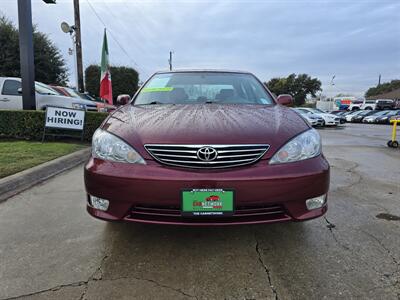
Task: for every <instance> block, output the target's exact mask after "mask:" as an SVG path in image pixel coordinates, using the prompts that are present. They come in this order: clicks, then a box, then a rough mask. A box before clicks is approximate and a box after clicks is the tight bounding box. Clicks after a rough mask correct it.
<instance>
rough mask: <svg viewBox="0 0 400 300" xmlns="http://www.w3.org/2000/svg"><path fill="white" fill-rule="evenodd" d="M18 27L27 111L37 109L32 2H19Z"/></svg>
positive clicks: (26, 0) (24, 104)
mask: <svg viewBox="0 0 400 300" xmlns="http://www.w3.org/2000/svg"><path fill="white" fill-rule="evenodd" d="M18 26H19V60H20V64H21V80H22V85H21V87H22V107H23V109H25V110H28V109H36V98H35V61H34V56H33V27H32V7H31V0H18Z"/></svg>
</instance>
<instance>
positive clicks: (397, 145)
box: [391, 141, 399, 148]
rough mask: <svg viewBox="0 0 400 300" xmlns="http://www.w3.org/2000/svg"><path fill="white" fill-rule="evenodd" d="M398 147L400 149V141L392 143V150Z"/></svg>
mask: <svg viewBox="0 0 400 300" xmlns="http://www.w3.org/2000/svg"><path fill="white" fill-rule="evenodd" d="M391 142H392V141H391ZM398 147H399V142H398V141H393V142H392V148H398Z"/></svg>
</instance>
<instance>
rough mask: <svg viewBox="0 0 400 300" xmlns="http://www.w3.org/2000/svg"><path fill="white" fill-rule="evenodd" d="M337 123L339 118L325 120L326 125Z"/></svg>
mask: <svg viewBox="0 0 400 300" xmlns="http://www.w3.org/2000/svg"><path fill="white" fill-rule="evenodd" d="M339 124H340V120H325V125H326V126H335V125H339Z"/></svg>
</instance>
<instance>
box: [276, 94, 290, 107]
mask: <svg viewBox="0 0 400 300" xmlns="http://www.w3.org/2000/svg"><path fill="white" fill-rule="evenodd" d="M276 101H277V102H278V103H279V104H280V105H284V106H290V105H292V104H293V97H292V96H290V95H287V94H282V95H279V96H278V98H276Z"/></svg>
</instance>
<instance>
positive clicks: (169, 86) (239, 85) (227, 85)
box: [135, 72, 274, 105]
mask: <svg viewBox="0 0 400 300" xmlns="http://www.w3.org/2000/svg"><path fill="white" fill-rule="evenodd" d="M152 103H153V104H166V103H174V104H201V103H218V104H264V105H271V104H273V103H274V101H273V100H272V97H271V96H270V95H269V94H268V93H267V92H266V91H265V89H264V87H263V86H262V84H261V83H260V82H259V81H258V80H257V79H256V78H255V77H254V76H253V75H251V74H242V73H224V72H187V73H185V72H182V73H165V74H157V75H155V76H153V77H152V78H151V79H150V81H149V82H147V83H146V85H145V86H144V87H143V89H142V90H141V91H140V93H139V95H138V96H137V97H136V99H135V104H136V105H139V104H152Z"/></svg>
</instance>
